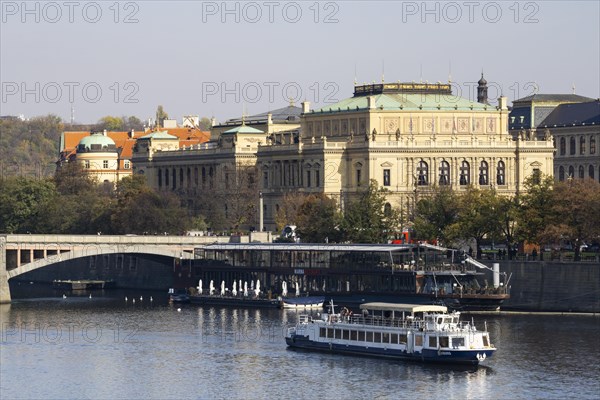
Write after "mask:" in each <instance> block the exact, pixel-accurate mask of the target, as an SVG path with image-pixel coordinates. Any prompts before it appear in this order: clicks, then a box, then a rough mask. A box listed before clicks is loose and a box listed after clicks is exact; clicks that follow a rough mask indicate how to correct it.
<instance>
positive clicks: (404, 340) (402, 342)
mask: <svg viewBox="0 0 600 400" xmlns="http://www.w3.org/2000/svg"><path fill="white" fill-rule="evenodd" d="M400 343H401V344H406V334H404V333H402V334H400Z"/></svg>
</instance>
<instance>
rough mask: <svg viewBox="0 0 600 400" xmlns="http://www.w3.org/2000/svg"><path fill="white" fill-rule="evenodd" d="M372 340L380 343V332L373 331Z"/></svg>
mask: <svg viewBox="0 0 600 400" xmlns="http://www.w3.org/2000/svg"><path fill="white" fill-rule="evenodd" d="M373 341H374V342H375V343H381V332H375V335H374V336H373Z"/></svg>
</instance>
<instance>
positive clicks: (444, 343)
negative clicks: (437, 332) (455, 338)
mask: <svg viewBox="0 0 600 400" xmlns="http://www.w3.org/2000/svg"><path fill="white" fill-rule="evenodd" d="M439 339H440V347H450V340H449V338H448V336H440V338H439Z"/></svg>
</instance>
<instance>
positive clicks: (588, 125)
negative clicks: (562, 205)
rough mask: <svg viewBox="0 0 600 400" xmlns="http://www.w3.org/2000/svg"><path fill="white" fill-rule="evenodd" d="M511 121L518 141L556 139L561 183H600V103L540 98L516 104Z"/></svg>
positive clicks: (573, 97) (567, 96) (571, 96)
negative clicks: (521, 139) (583, 181)
mask: <svg viewBox="0 0 600 400" xmlns="http://www.w3.org/2000/svg"><path fill="white" fill-rule="evenodd" d="M509 120H510V123H509V128H510V132H511V134H512V135H513V136H514V137H515V138H525V140H543V139H545V138H547V137H552V138H553V141H554V145H555V148H556V150H555V154H554V170H553V174H554V178H555V179H556V180H557V181H564V180H566V179H569V178H571V179H574V178H578V179H584V178H590V179H597V180H600V149H598V143H599V141H600V100H594V99H591V98H588V97H583V96H578V95H575V94H536V95H533V96H529V97H526V98H523V99H519V100H516V101H515V102H514V107H513V110H512V111H511V113H510V118H509Z"/></svg>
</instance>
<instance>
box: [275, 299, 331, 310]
mask: <svg viewBox="0 0 600 400" xmlns="http://www.w3.org/2000/svg"><path fill="white" fill-rule="evenodd" d="M281 302H282V304H283V308H293V309H298V310H305V309H314V308H316V309H321V308H323V303H325V297H324V296H306V297H295V298H293V297H290V298H284V299H283V300H282V301H281Z"/></svg>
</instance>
